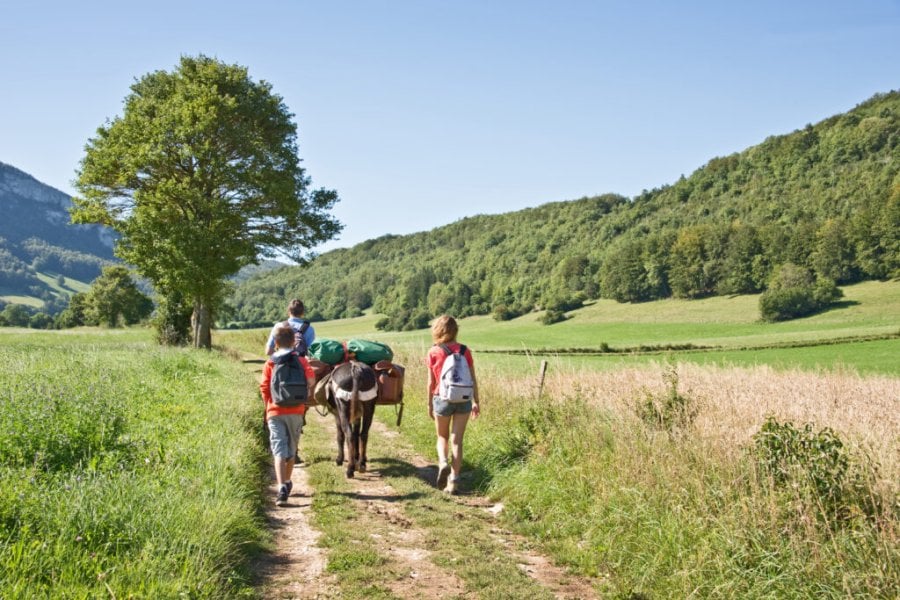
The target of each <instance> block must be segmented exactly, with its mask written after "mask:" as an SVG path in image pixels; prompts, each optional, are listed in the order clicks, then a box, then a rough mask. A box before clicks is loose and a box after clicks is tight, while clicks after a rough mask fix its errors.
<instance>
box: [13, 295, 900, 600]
mask: <svg viewBox="0 0 900 600" xmlns="http://www.w3.org/2000/svg"><path fill="white" fill-rule="evenodd" d="M898 291H900V284H898V283H896V282H890V283H867V284H860V285H858V286H852V287H848V288H846V289H845V293H846V303H845V305H843V306H842V307H840V308H838V309H836V310H833V311H829V312H826V313H822V314H819V315H816V316H814V317H811V318H809V319H803V320H797V321H794V322H790V323H784V324H776V325H771V324H764V323H759V322H757V321H756V320H755V317H754V316H753V315H752V314H750V309H751V308H752V307H753V306H755V304H754V299H753V298H751V297H740V298H732V299H721V298H714V299H708V300H702V301H695V302H676V301H668V300H667V301H663V302H659V303H647V304H639V305H617V304H608V303H605V302H598V303H595V304H593V305H591V306H587V307H585V308H583V309H581V310H579V311H576V312H574V313H572V315H571V318H570V319H569V320H568V321H566V322H564V323H560V324H558V325H553V326H549V327H547V326H542V325H539V324H538V323H536V322H535V316H534V315H529V316H526V317H522V318H520V319H517V320H515V321H512V322H507V323H498V322H495V321H493V320H492V319H490V318H486V317H474V318H468V319H463V320H462V321H461V328H462V329H461V339H462V340H463V341H464V342H466V343H469V344H470V345H471V346H472V347H473V348H474V349H475V351H476V360H477V362H478V373H479V379H480V381H479V387H480V388H481V390H482V397H483V404H484V414H483V415H482V417H481V418H479V419H478V420H477V421H475V422H473V423H472V426H471V427H470V430H469V431H468V432H467V434H466V439H467V442H466V456H465V468H464V470H465V473H464V479H463V485H464V486H465V487H466V488H467V489H468V490H469V491H471V492H476V493H482V494H486V495H489V496H490V497H492V499H494V500H496V501H499V502H502V503H503V504H504V505H505V507H506V508H505V510H504V511H503V513H502V515H501V519H502V521H503V523H504V525H505V526H506V527H508V528H510V529H512V530H514V531H516V532H518V533H520V534H522V535H524V536H526V537H527V539H528V540H529V542H528V543H529V544H534V546H535V547H536V548H539V549H541V550H542V551H544V552H546V553H548V554H549V555H551V556H552V557H553V558H554V560H555V561H556V562H557V563H558V564H560V565H564V566H566V567H567V568H568V569H570V570H571V571H572V572H574V573H578V574H581V575H586V576H589V577H592V578H593V580H592V581H594V585H595V587H596V588H597V590H598V592H600V593H601V594H602V595H604V596H606V597H621V598H629V597H630V598H637V597H652V598H657V597H679V598H681V597H723V598H725V597H727V598H734V597H741V598H775V597H777V598H781V597H810V598H812V597H815V598H844V597H866V598H868V597H879V598H880V597H883V598H894V597H897V595H898V594H900V551H898V548H900V543H898V539H897V534H896V532H897V531H898V527H897V523H898V519H900V502H898V497H900V496H898V487H897V481H900V460H898V456H900V448H898V443H900V422H898V417H897V416H896V415H898V414H900V404H898V403H900V373H898V365H897V362H898V361H897V360H896V356H898V354H900V353H898V350H900V343H898V339H897V338H896V337H894V338H888V339H881V340H872V341H847V340H845V341H840V342H838V343H834V342H835V338H847V339H853V338H864V337H867V336H875V335H882V336H884V335H890V334H892V333H894V332H896V329H897V326H898V323H897V315H898V310H897V307H898V306H900V302H898ZM375 320H376V316H375V315H368V316H365V317H360V318H358V319H349V320H343V321H333V322H324V323H316V324H315V326H316V330H317V333H318V336H319V337H320V338H323V337H331V338H337V339H348V338H352V337H368V338H374V339H378V340H382V341H385V342H387V343H389V344H390V345H391V346H392V347H393V348H394V350H395V355H396V359H397V360H398V362H402V363H403V364H405V365H406V366H407V376H408V381H407V396H406V400H407V407H406V412H405V417H404V422H403V426H402V428H401V430H400V434H401V436H402V439H403V440H404V443H407V444H411V445H412V446H413V447H414V448H415V449H416V450H417V451H418V452H419V453H420V454H421V455H423V456H426V457H432V455H433V453H434V437H433V425H432V424H431V422H430V421H429V420H428V416H427V412H426V411H425V402H424V389H423V387H424V367H423V365H422V362H421V357H422V356H423V355H424V353H425V351H426V350H427V347H428V345H429V344H430V339H429V335H428V332H427V331H426V330H420V331H412V332H402V333H400V332H392V333H385V332H378V331H376V330H375V329H374V323H375ZM267 333H268V331H267V330H262V329H260V330H251V331H220V332H216V333H215V335H214V343H215V344H216V346H217V347H220V348H223V349H225V350H227V351H226V352H211V353H209V352H204V351H194V350H188V349H163V348H158V347H156V346H154V345H153V344H152V342H151V338H152V332H151V331H150V330H148V329H142V328H131V329H118V330H111V329H102V328H79V329H74V330H66V331H37V330H27V329H3V330H0V360H2V361H3V364H4V369H3V370H2V372H0V390H3V394H4V401H3V402H2V403H0V597H2V598H31V597H73V598H80V597H100V596H104V597H105V596H109V597H145V598H155V597H164V598H168V597H180V596H187V597H194V598H226V597H254V596H255V595H256V594H257V593H258V590H257V589H256V588H255V587H254V584H255V581H254V580H253V578H252V574H251V573H250V572H249V571H248V569H249V565H250V564H252V560H253V557H254V556H255V555H257V554H258V553H259V552H261V551H263V549H264V548H265V547H266V544H268V543H269V540H270V539H271V538H270V536H271V532H267V531H266V529H265V521H264V519H263V518H262V515H261V511H260V507H261V505H262V502H264V501H266V500H268V499H267V498H264V497H263V490H264V488H265V484H266V481H267V477H266V464H267V458H266V450H265V446H264V443H263V442H262V440H261V439H260V437H259V435H258V429H259V399H258V396H257V389H256V381H255V376H254V374H253V372H252V369H250V368H248V364H241V363H240V362H239V361H237V360H235V357H236V356H237V354H236V353H235V352H233V351H232V350H237V351H239V352H245V353H250V354H252V355H257V356H261V355H262V348H263V342H264V341H265V337H266V334H267ZM601 342H605V343H607V344H608V345H609V346H611V347H613V348H630V347H635V346H640V345H665V344H672V343H676V342H679V343H692V344H700V343H703V344H708V345H716V346H721V348H720V349H716V350H710V351H703V352H664V353H632V354H605V355H599V356H585V355H575V354H570V353H568V350H569V349H572V348H597V347H598V346H599V344H600V343H601ZM786 343H791V344H793V343H803V344H807V345H805V346H803V347H794V348H787V347H778V346H777V345H778V344H786ZM741 348H749V349H741ZM537 349H546V352H547V353H546V354H526V355H517V354H510V353H503V352H497V353H491V352H489V351H491V350H494V351H499V350H530V351H535V350H537ZM542 360H548V361H549V363H550V370H549V373H548V380H547V384H546V387H545V389H544V395H543V396H542V397H538V394H537V388H536V380H537V371H538V366H539V365H540V362H541V361H542ZM734 367H739V368H734ZM772 367H774V369H772ZM673 398H676V399H677V400H678V402H679V403H681V404H676V405H675V406H676V408H672V405H670V404H667V403H670V402H671V400H672V399H673ZM678 406H684V407H686V410H685V411H684V412H679V411H678V409H677V407H678ZM648 407H653V410H655V411H657V412H647V411H648V410H649V408H648ZM667 407H668V408H667ZM660 411H662V412H660ZM666 411H668V412H666ZM648 414H649V415H651V416H652V415H659V414H666V415H668V416H667V417H666V419H667V420H665V421H664V422H665V423H666V425H665V426H661V425H660V423H662V422H663V421H659V420H658V419H657V417H655V416H654V417H652V418H648V416H647V415H648ZM768 416H772V417H774V418H777V419H778V421H779V422H782V423H791V422H793V423H796V424H797V426H798V427H799V426H800V425H802V424H804V423H809V424H810V429H809V430H808V432H807V433H804V430H802V429H791V428H792V427H793V426H786V427H787V434H789V435H791V436H794V437H797V439H800V438H802V437H803V436H804V435H806V436H810V435H813V434H814V433H815V432H818V431H820V430H822V431H824V429H823V428H824V427H826V426H827V427H828V428H829V429H828V431H832V432H833V435H834V436H836V437H835V438H834V439H836V440H838V441H837V442H833V441H832V442H828V443H822V442H821V439H820V441H819V442H811V441H810V440H807V441H806V442H803V444H800V445H799V446H797V447H796V448H801V449H802V448H804V447H812V446H810V444H813V443H818V444H819V445H818V446H815V447H817V448H819V449H820V452H819V453H817V454H803V452H804V451H802V450H797V449H796V448H795V449H794V450H788V451H785V450H784V449H780V450H779V447H774V448H770V450H771V451H773V452H776V451H777V452H776V454H775V456H788V457H789V458H790V460H793V461H794V462H788V463H786V464H787V465H788V467H789V468H787V470H786V471H784V473H783V474H782V475H779V476H778V477H775V476H774V475H772V474H771V472H769V471H765V470H762V467H760V464H762V463H761V462H760V461H761V460H762V459H763V458H764V457H765V456H768V455H766V454H764V451H766V447H765V446H763V447H762V449H761V448H760V447H758V445H757V446H755V445H754V444H755V442H754V439H755V437H754V436H755V435H756V433H757V432H758V431H759V430H760V427H761V426H762V424H763V421H764V420H765V418H767V417H768ZM378 418H379V419H381V420H382V421H383V422H384V423H385V424H388V425H389V426H391V427H393V426H394V425H393V422H394V418H395V416H394V413H393V411H391V410H385V409H383V408H382V409H379V411H378ZM324 426H325V425H324V424H323V427H324ZM325 433H326V432H325V431H324V430H323V431H320V432H316V434H317V435H318V438H316V436H312V437H311V438H310V440H311V441H312V440H315V439H318V440H319V441H318V442H316V443H318V444H319V446H320V447H319V449H318V450H315V451H314V452H313V453H312V456H313V457H316V456H319V457H325V456H327V452H329V450H327V448H328V447H329V445H330V442H329V440H328V437H327V435H323V434H325ZM817 439H819V438H817ZM804 444H806V445H804ZM390 447H392V446H390V444H384V445H383V446H379V444H378V442H377V441H375V442H374V446H370V448H371V450H370V452H371V453H370V456H379V452H382V451H388V448H390ZM785 452H787V454H785ZM792 453H794V454H792ZM797 453H799V454H797ZM791 457H792V458H791ZM395 459H396V457H394V458H392V460H395ZM323 460H324V459H323ZM780 460H781V459H780ZM784 460H787V459H784ZM823 460H824V461H826V462H822V461H823ZM829 460H833V461H835V462H827V461H829ZM312 473H313V474H314V479H313V480H314V481H315V482H316V485H317V486H319V487H317V494H319V495H320V497H321V498H323V499H328V498H337V497H338V496H339V495H340V493H341V492H342V490H344V487H343V484H342V483H341V482H340V481H339V480H337V479H335V476H334V473H335V471H334V469H333V465H328V464H327V463H326V462H322V464H319V463H318V462H317V463H316V465H315V466H314V467H313V470H312ZM414 473H415V469H413V468H412V467H410V466H406V467H404V468H402V469H399V470H397V475H396V477H399V479H395V480H394V481H393V482H392V485H395V486H396V487H398V489H407V488H408V490H410V499H409V500H408V501H404V502H403V504H402V506H398V507H397V510H403V511H406V512H405V514H406V515H407V518H408V519H409V520H410V521H411V522H417V523H426V524H428V527H434V528H436V529H435V530H434V531H435V534H434V535H439V533H440V531H439V527H440V524H441V523H442V522H443V521H442V520H440V519H438V520H435V519H433V517H432V516H430V514H426V513H428V509H429V507H430V506H439V507H440V508H441V510H442V511H449V512H447V514H448V515H449V514H451V513H452V506H453V505H452V504H450V505H446V506H445V505H444V503H442V502H440V499H436V498H433V497H432V496H431V492H428V497H427V499H426V498H425V497H424V496H423V500H421V501H415V499H414V498H415V497H418V496H420V495H422V494H423V492H422V490H421V489H420V488H421V486H422V483H421V482H420V481H418V480H416V476H415V474H414ZM400 474H403V475H402V477H401V475H400ZM403 477H406V478H408V481H407V480H405V479H403ZM404 486H406V487H404ZM823 490H824V491H823ZM823 494H825V495H823ZM317 506H318V507H319V508H316V507H315V506H314V509H315V510H317V511H321V510H326V509H327V503H326V505H322V504H319V505H317ZM342 506H343V505H342ZM316 514H317V515H319V516H318V517H316V518H319V519H321V518H323V517H326V516H327V514H328V513H327V511H326V512H317V513H316ZM321 524H322V526H323V527H324V526H325V524H324V522H321ZM345 526H346V527H349V526H351V525H345V524H343V522H342V521H341V520H340V519H331V520H329V521H328V523H327V530H326V537H325V538H324V539H325V540H326V541H327V543H329V544H331V546H330V552H331V554H330V555H329V556H330V560H334V561H340V562H339V563H338V562H335V564H334V565H331V566H329V571H331V572H338V571H340V572H341V574H342V577H346V578H348V579H347V580H348V581H356V580H360V581H362V580H365V579H366V578H367V577H371V576H372V574H371V571H369V572H367V571H366V570H365V569H367V568H368V569H371V566H366V565H361V566H360V567H359V569H360V570H358V571H357V568H356V567H354V566H353V565H354V562H353V556H354V553H355V552H356V547H355V546H354V544H353V543H351V542H352V540H354V539H357V538H358V539H360V540H364V539H366V536H365V535H363V533H361V532H358V531H348V530H344V529H342V527H345ZM462 537H463V538H464V537H465V536H462ZM335 540H344V541H345V542H346V543H340V544H338V543H336V542H335ZM347 540H350V541H347ZM448 543H450V542H448ZM453 543H454V544H456V545H455V546H454V547H453V548H452V549H448V552H454V553H462V554H464V546H465V543H466V540H465V539H459V540H456V541H454V542H453ZM442 564H448V563H446V561H444V563H442ZM504 564H505V563H504ZM506 566H507V567H511V568H513V569H514V568H515V567H514V565H506ZM504 568H506V567H504ZM489 572H490V569H487V570H484V573H482V572H479V574H476V573H475V572H474V571H473V572H471V573H469V572H467V573H466V574H463V575H462V578H463V579H465V580H466V581H467V582H468V585H471V586H480V587H477V588H473V589H482V590H493V591H484V592H483V593H479V592H474V594H475V595H476V596H478V597H484V598H495V597H502V594H500V592H499V591H498V590H501V589H503V585H502V583H503V582H499V584H498V582H497V581H494V580H493V579H492V578H491V577H490V576H489ZM498 572H499V571H498ZM367 573H368V575H367ZM384 576H385V575H384V574H383V573H382V574H381V575H379V577H382V579H383V578H384ZM354 578H357V579H354ZM352 587H353V586H350V588H352ZM350 588H348V589H350ZM510 597H512V596H510Z"/></svg>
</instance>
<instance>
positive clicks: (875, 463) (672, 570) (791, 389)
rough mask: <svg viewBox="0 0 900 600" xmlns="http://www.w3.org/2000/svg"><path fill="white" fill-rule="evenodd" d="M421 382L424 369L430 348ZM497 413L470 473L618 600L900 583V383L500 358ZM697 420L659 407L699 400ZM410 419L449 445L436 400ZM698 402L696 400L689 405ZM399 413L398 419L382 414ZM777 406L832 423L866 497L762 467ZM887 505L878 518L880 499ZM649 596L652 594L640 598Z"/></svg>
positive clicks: (521, 526) (516, 520) (492, 372)
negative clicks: (838, 498)
mask: <svg viewBox="0 0 900 600" xmlns="http://www.w3.org/2000/svg"><path fill="white" fill-rule="evenodd" d="M401 359H406V360H407V363H408V364H410V365H411V369H410V371H408V375H409V376H410V377H411V381H420V380H421V377H424V369H423V368H422V367H421V366H419V365H418V364H417V361H415V360H414V359H413V358H412V357H405V356H401ZM479 386H480V387H481V390H482V397H483V401H482V402H483V410H484V412H483V415H482V417H481V418H480V419H478V420H476V421H474V422H472V423H471V425H470V427H469V429H468V431H467V433H466V443H465V448H466V457H465V458H466V470H467V471H468V476H467V484H468V485H469V486H471V487H475V488H476V489H481V490H482V491H484V492H486V493H488V494H490V495H491V496H493V497H494V498H496V499H498V500H500V501H502V502H504V504H505V507H506V508H505V510H504V512H503V514H504V515H505V519H506V521H507V523H508V525H509V526H511V527H513V528H515V529H516V530H518V531H520V532H521V533H524V534H526V535H529V536H531V537H532V538H534V539H536V540H538V541H539V542H540V543H542V545H543V546H544V548H545V549H546V550H547V551H548V552H550V553H552V554H553V555H554V556H555V558H556V559H557V560H558V561H559V562H561V563H562V564H566V565H568V566H569V567H570V568H572V569H573V570H575V571H577V572H580V573H584V574H589V575H593V576H596V577H598V578H600V581H601V585H600V587H601V588H604V589H605V590H606V591H607V592H608V593H610V594H612V595H614V596H622V597H632V596H633V595H636V594H643V595H645V596H646V597H654V598H656V597H664V598H686V597H699V598H705V597H723V598H732V597H740V598H764V597H810V598H812V597H815V598H828V597H832V598H837V597H884V598H892V597H897V595H898V594H900V550H898V548H900V544H898V542H900V539H898V537H900V536H898V532H900V529H898V525H900V504H898V493H900V488H898V482H900V461H898V457H900V380H898V379H896V378H888V377H862V376H860V375H858V374H856V373H854V372H821V373H810V372H803V371H790V372H785V371H776V370H774V369H772V368H769V367H765V366H761V367H755V368H719V367H703V366H698V365H692V364H686V363H683V364H677V365H671V364H654V365H648V366H636V367H631V368H622V369H617V370H614V371H590V370H580V369H579V370H575V369H572V370H562V369H557V370H555V371H554V370H552V369H551V372H550V373H549V374H548V377H547V380H546V381H545V386H544V391H545V396H544V397H542V398H541V399H538V398H537V375H536V371H535V375H534V376H529V377H522V376H518V377H511V376H509V375H506V374H504V372H503V371H500V370H497V369H494V368H492V366H491V365H490V364H484V363H482V364H481V365H480V370H479ZM673 393H675V394H676V395H677V396H678V398H679V402H681V403H684V404H685V405H686V406H687V408H688V409H689V410H688V411H686V412H685V414H686V415H688V416H686V417H684V418H682V419H680V420H679V419H678V418H676V419H672V420H660V419H655V418H650V419H648V418H647V417H646V407H647V405H648V403H653V404H654V406H656V408H657V409H658V410H663V411H664V410H667V409H666V406H669V407H670V409H671V407H672V406H676V407H678V406H681V404H679V403H674V404H673V403H671V402H669V400H670V399H671V397H672V394H673ZM407 394H408V395H407V401H408V407H407V410H406V415H405V416H404V424H403V427H402V431H403V433H404V435H406V436H408V437H409V438H410V439H412V440H413V441H414V443H415V444H416V446H417V448H418V449H419V450H420V451H421V452H422V453H423V454H425V455H426V456H433V455H434V433H433V425H432V424H431V422H430V421H429V420H428V418H427V414H426V413H425V404H424V394H423V393H422V391H419V390H417V389H415V388H411V389H408V392H407ZM679 410H680V409H679ZM382 417H383V418H385V420H386V421H390V420H391V419H390V415H388V414H387V413H385V414H383V415H382ZM768 417H772V418H774V419H777V420H779V421H780V422H785V423H795V424H796V425H797V426H798V427H800V426H801V425H803V424H805V423H810V424H811V426H812V428H813V430H814V431H816V430H819V429H822V428H826V427H827V428H831V429H832V430H834V433H835V435H836V436H837V437H839V438H840V439H841V440H843V442H844V445H845V447H846V450H847V456H849V457H850V460H852V461H853V464H854V466H855V468H858V470H860V471H861V472H864V473H867V474H868V475H870V477H869V478H868V479H866V480H865V483H866V489H864V490H862V491H863V493H864V494H866V495H868V496H870V498H871V500H872V502H861V503H858V504H853V502H852V501H851V500H848V503H849V505H848V506H847V507H845V508H847V510H845V511H843V512H841V513H840V516H835V514H834V513H829V512H827V511H823V510H822V506H821V505H822V502H823V499H822V498H817V497H815V495H811V494H809V493H807V492H806V491H804V490H807V489H808V488H807V487H804V486H803V481H802V480H791V481H789V482H787V485H779V484H778V482H776V481H775V480H773V479H772V477H770V476H769V475H768V474H767V473H766V472H763V471H761V470H760V469H759V468H758V465H759V457H758V455H757V454H756V453H755V450H754V440H755V438H754V435H755V434H757V433H758V432H759V430H760V428H761V426H762V425H763V423H764V422H765V421H766V419H767V418H768ZM870 506H876V507H878V511H877V513H876V514H866V513H865V512H864V509H865V507H870ZM635 597H636V596H635Z"/></svg>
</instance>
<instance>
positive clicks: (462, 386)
mask: <svg viewBox="0 0 900 600" xmlns="http://www.w3.org/2000/svg"><path fill="white" fill-rule="evenodd" d="M458 332H459V325H457V323H456V319H454V318H453V317H451V316H448V315H443V316H441V317H438V318H437V319H435V321H434V323H433V324H432V326H431V339H432V340H433V341H434V345H433V346H432V347H431V349H430V350H429V351H428V356H427V357H426V359H425V362H426V364H427V365H428V390H427V396H426V397H427V398H428V416H429V417H431V418H432V419H433V420H434V425H435V431H436V433H437V454H438V474H437V482H436V483H437V487H438V489H441V490H444V491H446V492H448V493H450V494H455V493H456V491H457V488H456V486H457V480H458V479H459V473H460V470H461V469H462V456H463V435H464V434H465V432H466V424H467V423H468V421H469V415H470V414H471V415H472V416H473V417H478V414H479V412H480V407H479V403H478V383H477V381H476V379H475V365H474V363H473V361H472V352H471V351H470V350H469V349H468V348H467V347H466V346H464V345H462V344H460V343H459V342H458V341H457V339H456V336H457V334H458Z"/></svg>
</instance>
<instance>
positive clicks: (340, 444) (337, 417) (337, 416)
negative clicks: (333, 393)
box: [334, 406, 345, 466]
mask: <svg viewBox="0 0 900 600" xmlns="http://www.w3.org/2000/svg"><path fill="white" fill-rule="evenodd" d="M334 430H335V437H337V457H336V458H335V459H334V462H335V464H336V465H337V466H341V465H342V464H344V438H345V436H344V426H343V425H342V424H341V407H340V406H338V409H337V410H336V411H334Z"/></svg>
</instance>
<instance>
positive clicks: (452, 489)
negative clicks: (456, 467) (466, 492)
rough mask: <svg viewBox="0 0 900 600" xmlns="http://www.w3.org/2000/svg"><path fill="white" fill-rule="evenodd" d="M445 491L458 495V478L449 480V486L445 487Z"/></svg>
mask: <svg viewBox="0 0 900 600" xmlns="http://www.w3.org/2000/svg"><path fill="white" fill-rule="evenodd" d="M444 491H445V492H447V493H448V494H452V495H454V496H455V495H456V480H455V479H451V480H449V481H448V482H447V487H445V488H444Z"/></svg>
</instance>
